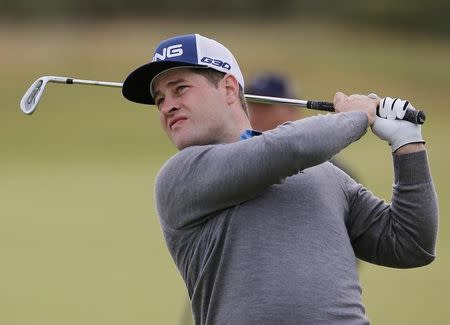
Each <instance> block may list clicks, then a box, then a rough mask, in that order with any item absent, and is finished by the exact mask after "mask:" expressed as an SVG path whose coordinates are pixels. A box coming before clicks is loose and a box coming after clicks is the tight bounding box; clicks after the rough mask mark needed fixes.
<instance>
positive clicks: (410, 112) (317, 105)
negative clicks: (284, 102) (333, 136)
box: [306, 100, 426, 124]
mask: <svg viewBox="0 0 450 325" xmlns="http://www.w3.org/2000/svg"><path fill="white" fill-rule="evenodd" d="M306 107H307V108H310V109H315V110H319V111H327V112H334V105H333V103H329V102H317V101H312V100H309V101H308V102H307V103H306ZM377 115H378V107H377ZM378 116H379V115H378ZM425 119H426V116H425V112H424V111H419V110H415V109H409V108H408V109H406V111H405V116H404V117H403V119H402V120H405V121H408V122H411V123H414V124H423V123H425Z"/></svg>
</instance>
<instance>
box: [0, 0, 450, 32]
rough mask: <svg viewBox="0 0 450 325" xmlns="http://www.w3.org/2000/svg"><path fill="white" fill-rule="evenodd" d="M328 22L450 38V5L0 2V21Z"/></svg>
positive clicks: (413, 1)
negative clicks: (188, 19)
mask: <svg viewBox="0 0 450 325" xmlns="http://www.w3.org/2000/svg"><path fill="white" fill-rule="evenodd" d="M119 15H146V16H150V17H151V16H163V17H167V18H172V17H174V18H175V17H180V16H185V17H199V16H206V17H209V18H233V17H241V18H242V17H243V18H245V17H247V18H250V19H255V18H271V17H275V18H276V17H278V18H279V17H286V18H287V17H292V18H305V17H312V18H331V19H335V20H343V21H346V22H356V23H367V24H369V25H377V24H378V25H380V24H382V25H384V26H386V27H396V28H401V29H404V30H409V31H414V32H417V31H421V32H424V33H436V34H442V35H446V36H450V0H376V1H364V0H359V1H358V0H346V1H335V0H314V1H312V0H309V1H308V0H228V1H226V2H225V1H223V2H212V1H206V0H190V1H186V0H170V1H164V0H159V1H155V0H78V1H77V0H35V1H30V0H0V16H3V17H5V16H9V17H13V18H23V17H35V18H40V17H47V18H48V17H58V18H65V17H68V18H78V17H86V18H92V17H99V18H108V17H111V16H119Z"/></svg>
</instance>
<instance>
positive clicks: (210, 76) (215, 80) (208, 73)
mask: <svg viewBox="0 0 450 325" xmlns="http://www.w3.org/2000/svg"><path fill="white" fill-rule="evenodd" d="M191 71H192V72H194V73H196V74H199V75H201V76H203V77H205V78H206V80H208V81H209V82H210V83H211V84H212V85H213V86H214V87H216V88H217V87H218V86H219V81H220V80H222V79H223V77H224V76H225V73H224V72H221V71H217V70H214V69H211V68H205V69H203V68H201V69H199V68H192V69H191ZM239 101H240V102H241V107H242V109H243V110H244V112H245V115H247V116H248V110H247V100H246V99H245V94H244V89H242V86H241V84H239Z"/></svg>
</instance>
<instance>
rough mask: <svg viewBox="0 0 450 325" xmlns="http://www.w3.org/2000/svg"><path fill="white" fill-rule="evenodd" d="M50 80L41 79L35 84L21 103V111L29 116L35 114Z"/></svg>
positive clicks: (46, 78) (47, 78)
mask: <svg viewBox="0 0 450 325" xmlns="http://www.w3.org/2000/svg"><path fill="white" fill-rule="evenodd" d="M49 80H50V78H49V77H41V78H39V79H37V80H36V81H35V82H33V84H32V85H31V86H30V88H28V90H27V92H26V93H25V95H23V97H22V99H21V101H20V109H21V110H22V112H24V113H25V114H28V115H30V114H33V112H34V111H35V110H36V107H37V105H38V104H39V100H40V99H41V96H42V94H43V93H44V89H45V86H46V85H47V83H48V81H49Z"/></svg>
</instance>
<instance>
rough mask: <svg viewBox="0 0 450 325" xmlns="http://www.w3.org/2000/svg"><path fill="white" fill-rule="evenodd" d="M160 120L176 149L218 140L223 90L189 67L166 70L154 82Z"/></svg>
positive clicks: (220, 126) (221, 119) (221, 120)
mask: <svg viewBox="0 0 450 325" xmlns="http://www.w3.org/2000/svg"><path fill="white" fill-rule="evenodd" d="M153 93H154V100H155V104H156V105H157V107H158V109H159V113H160V122H161V125H162V127H163V129H164V130H165V131H166V133H167V135H168V136H169V138H170V139H171V140H172V142H173V143H174V144H175V146H176V147H177V148H178V149H180V150H181V149H183V148H185V147H188V146H192V145H205V144H212V143H217V142H220V141H221V139H220V135H221V133H222V131H221V129H222V124H223V117H222V116H221V112H223V111H224V109H223V105H224V100H223V91H221V88H220V85H219V87H218V88H216V87H214V85H212V84H211V83H210V82H209V81H208V80H207V79H206V78H205V77H203V76H201V75H199V74H196V73H193V72H192V71H191V70H189V69H184V68H179V69H173V70H169V71H167V72H165V73H163V74H162V75H160V76H158V77H157V78H156V79H155V80H154V82H153Z"/></svg>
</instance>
